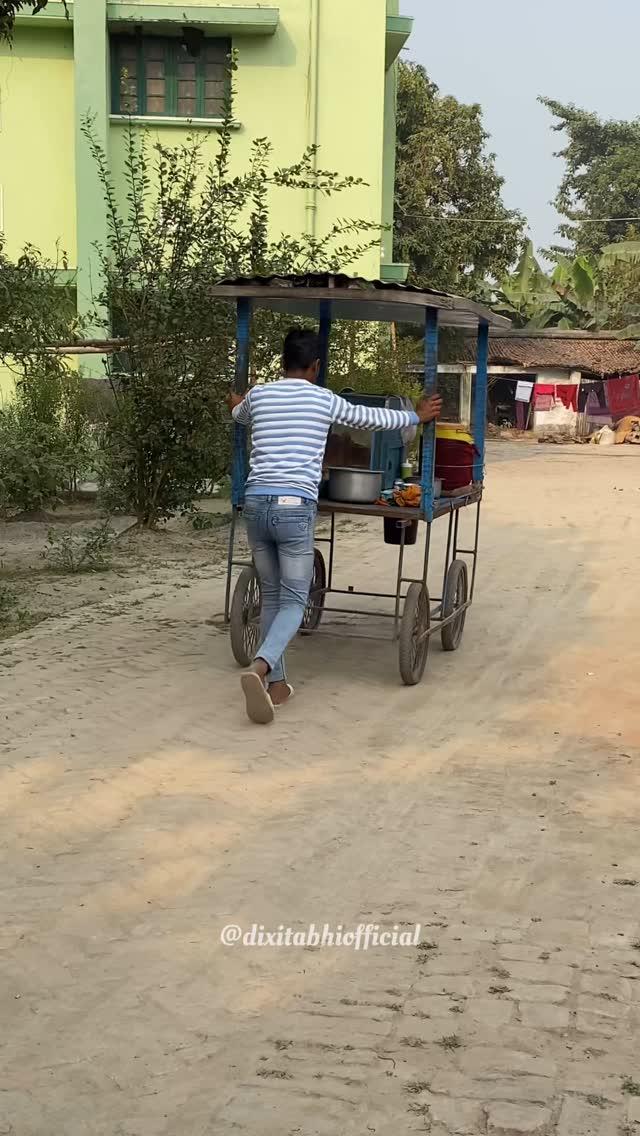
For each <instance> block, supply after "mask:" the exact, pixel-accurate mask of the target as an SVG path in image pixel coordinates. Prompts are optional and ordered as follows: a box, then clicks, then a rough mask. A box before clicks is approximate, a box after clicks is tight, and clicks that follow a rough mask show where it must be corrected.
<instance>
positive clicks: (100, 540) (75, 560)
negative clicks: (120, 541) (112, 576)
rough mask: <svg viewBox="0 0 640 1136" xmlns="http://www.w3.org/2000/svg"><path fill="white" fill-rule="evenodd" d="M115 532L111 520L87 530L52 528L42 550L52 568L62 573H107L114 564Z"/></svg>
mask: <svg viewBox="0 0 640 1136" xmlns="http://www.w3.org/2000/svg"><path fill="white" fill-rule="evenodd" d="M114 540H115V533H114V531H113V529H112V528H111V526H110V523H109V520H108V519H107V520H105V521H101V522H100V523H99V524H97V525H94V526H93V527H92V528H90V529H88V530H87V531H85V532H74V531H73V530H72V529H63V530H62V531H61V532H56V531H55V530H54V529H49V534H48V536H47V547H46V548H45V550H44V552H43V553H42V555H43V557H44V559H45V560H46V561H47V563H48V564H49V565H50V567H51V568H54V569H56V570H57V571H59V572H69V573H71V574H72V575H76V574H77V573H78V572H106V571H107V570H108V569H109V568H110V567H111V561H112V556H113V543H114Z"/></svg>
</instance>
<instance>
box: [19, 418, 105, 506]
mask: <svg viewBox="0 0 640 1136" xmlns="http://www.w3.org/2000/svg"><path fill="white" fill-rule="evenodd" d="M87 460H88V447H87V445H86V442H85V440H84V439H79V438H78V437H77V435H76V433H75V432H74V431H68V430H67V428H66V426H65V424H63V423H61V422H59V421H58V420H57V419H55V418H52V419H50V420H49V421H44V420H39V419H38V418H36V417H35V416H34V414H32V412H31V411H30V410H29V409H28V408H27V407H25V406H24V405H22V404H21V403H20V402H17V403H15V404H11V405H9V406H7V407H4V408H3V409H1V410H0V516H3V517H7V516H10V515H12V514H15V513H22V512H34V511H36V510H38V509H43V508H45V507H47V506H55V505H56V504H57V503H58V502H59V501H60V498H61V497H62V496H63V494H64V493H65V492H68V491H69V490H70V489H72V488H73V486H74V484H75V481H76V479H77V477H78V473H79V472H80V471H81V467H82V466H83V465H84V464H85V463H86V461H87Z"/></svg>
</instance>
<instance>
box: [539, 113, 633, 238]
mask: <svg viewBox="0 0 640 1136" xmlns="http://www.w3.org/2000/svg"><path fill="white" fill-rule="evenodd" d="M541 102H542V103H543V104H544V106H546V107H547V109H548V110H550V111H551V114H552V115H553V116H554V118H556V119H558V121H557V122H556V123H555V124H554V126H553V130H555V131H558V132H562V131H563V132H564V133H565V134H566V136H567V138H568V142H567V145H566V146H565V147H564V148H563V149H562V150H560V151H559V153H558V155H557V156H558V157H560V158H562V159H563V160H564V162H565V166H566V169H565V173H564V177H563V178H562V181H561V183H560V188H559V190H558V193H557V196H556V199H555V202H554V204H555V207H556V209H557V210H558V212H559V213H560V214H561V215H562V216H563V217H565V218H566V221H563V223H562V224H561V225H560V226H559V228H558V234H559V235H560V237H562V238H563V239H564V240H565V241H566V242H568V244H567V245H564V246H555V247H554V248H553V249H552V250H551V251H552V253H553V254H555V255H565V256H581V255H585V256H597V255H598V253H599V252H600V251H601V250H602V249H603V248H605V246H607V245H609V244H612V243H614V242H616V241H623V240H627V239H628V238H629V232H628V229H629V224H630V222H629V221H625V220H620V221H608V220H599V218H609V217H619V218H637V217H640V118H636V119H632V120H631V121H629V122H618V121H614V120H602V119H600V118H598V116H597V115H595V114H592V113H590V112H589V111H585V110H580V109H579V108H578V107H575V106H573V105H572V104H564V103H559V102H556V101H555V100H554V99H547V98H543V99H541ZM587 218H594V219H595V220H587ZM631 223H632V222H631Z"/></svg>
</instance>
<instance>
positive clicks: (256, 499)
mask: <svg viewBox="0 0 640 1136" xmlns="http://www.w3.org/2000/svg"><path fill="white" fill-rule="evenodd" d="M300 501H301V502H302V503H301V504H300V505H279V504H278V498H277V497H261V496H257V495H254V496H251V495H248V496H247V498H246V500H245V505H244V519H245V522H246V526H247V536H248V538H249V547H250V548H251V552H252V553H253V560H254V563H255V566H256V571H257V573H258V576H259V577H260V587H261V590H262V615H261V624H260V638H261V643H260V647H259V648H258V650H257V652H256V658H258V659H264V661H265V663H268V665H269V668H270V669H269V679H270V681H271V682H281V681H283V680H284V679H285V677H286V676H285V669H284V653H285V651H286V649H287V647H288V646H289V643H290V642H291V640H292V639H293V638H294V636H295V635H296V633H297V632H298V630H299V629H300V624H301V623H302V617H303V615H304V611H305V608H306V606H307V603H308V601H309V588H310V586H311V580H312V577H313V558H314V546H315V545H314V534H315V519H316V513H317V505H316V502H315V501H311V500H309V499H308V498H306V497H301V498H300Z"/></svg>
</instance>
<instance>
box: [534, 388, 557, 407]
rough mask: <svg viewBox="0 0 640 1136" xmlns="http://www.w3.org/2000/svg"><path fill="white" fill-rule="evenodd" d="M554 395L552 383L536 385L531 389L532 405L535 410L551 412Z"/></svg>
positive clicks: (554, 389) (554, 390)
mask: <svg viewBox="0 0 640 1136" xmlns="http://www.w3.org/2000/svg"><path fill="white" fill-rule="evenodd" d="M555 393H556V388H555V386H554V385H553V383H536V385H535V387H534V388H533V405H534V407H535V408H536V410H551V407H552V406H553V400H554V398H555ZM543 404H544V405H543Z"/></svg>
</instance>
